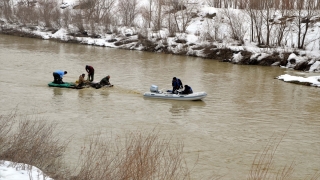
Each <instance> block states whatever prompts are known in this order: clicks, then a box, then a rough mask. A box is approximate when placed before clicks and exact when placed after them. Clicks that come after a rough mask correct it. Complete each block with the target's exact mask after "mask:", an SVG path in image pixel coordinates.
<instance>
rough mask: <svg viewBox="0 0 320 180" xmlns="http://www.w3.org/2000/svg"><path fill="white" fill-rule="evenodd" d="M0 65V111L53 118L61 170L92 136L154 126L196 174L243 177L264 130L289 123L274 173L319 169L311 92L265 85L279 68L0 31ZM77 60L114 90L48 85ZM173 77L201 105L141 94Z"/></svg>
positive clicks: (71, 70) (317, 96) (73, 72)
mask: <svg viewBox="0 0 320 180" xmlns="http://www.w3.org/2000/svg"><path fill="white" fill-rule="evenodd" d="M0 63H1V64H3V66H0V76H1V80H0V103H1V104H2V106H0V110H1V112H4V113H5V112H10V111H11V110H12V109H13V108H15V107H16V106H17V105H19V111H20V113H21V114H23V113H27V112H29V111H30V109H31V108H33V109H35V108H36V109H35V110H36V111H37V112H41V115H43V116H45V117H46V121H53V122H58V123H59V127H60V128H61V129H60V130H61V131H62V132H63V133H61V134H60V136H61V137H63V138H69V137H70V136H73V137H75V138H74V141H72V142H71V143H70V152H68V155H67V158H70V159H68V161H69V162H70V165H72V164H74V165H76V161H75V160H74V159H75V156H77V154H78V153H79V151H78V150H79V149H80V148H79V147H80V146H81V144H82V142H83V140H84V139H85V138H86V137H87V135H88V134H92V133H94V132H95V131H96V130H101V129H103V130H104V131H105V132H117V133H120V135H121V133H122V132H124V131H132V130H153V129H154V128H155V127H159V128H161V131H160V134H159V135H160V136H161V135H164V136H166V135H172V136H173V137H175V138H180V139H182V140H183V143H184V145H185V150H186V157H187V161H190V160H194V159H197V158H199V161H198V166H197V167H196V168H195V169H194V171H193V172H194V174H195V176H196V177H203V176H204V177H207V175H212V172H214V173H216V175H220V176H223V178H222V179H245V178H246V175H247V174H248V171H249V168H250V166H251V164H252V161H253V159H254V155H255V153H256V152H258V151H259V150H261V149H263V147H264V146H265V144H266V142H267V140H268V139H269V138H270V136H271V135H272V134H274V133H279V132H284V131H287V129H288V128H289V127H290V129H289V131H288V132H287V134H286V137H285V138H284V141H283V143H282V144H281V145H280V146H281V147H280V148H279V149H278V150H277V152H276V154H277V155H278V156H277V159H276V160H277V163H278V164H276V165H275V167H283V166H282V165H284V164H286V163H287V162H288V160H290V161H289V163H290V162H291V159H295V162H296V164H297V166H296V167H295V174H294V175H293V179H305V178H306V177H307V176H310V175H312V174H314V173H315V172H316V171H320V166H319V162H320V154H319V152H320V151H319V149H320V142H319V139H320V132H319V129H320V119H319V117H318V114H319V109H320V103H319V102H320V91H319V88H318V89H316V88H310V87H306V86H297V85H295V84H291V83H284V82H282V81H279V80H276V79H274V78H275V77H277V76H279V75H282V74H284V73H285V72H284V71H285V70H284V69H281V68H277V67H259V66H239V65H232V64H229V63H221V62H217V61H213V60H203V59H200V58H194V57H184V56H173V55H169V54H154V53H145V52H137V51H126V50H119V49H109V48H102V47H91V46H83V45H76V44H61V43H56V42H52V41H41V40H36V39H28V38H20V37H12V36H3V35H0ZM86 64H90V65H92V66H93V67H95V71H96V72H95V79H102V78H103V77H105V76H106V75H108V74H109V75H111V77H112V80H111V82H112V84H115V86H114V87H113V88H101V89H94V88H85V89H79V90H78V89H66V88H53V87H48V85H47V84H48V82H50V81H52V72H53V71H54V70H56V69H65V70H67V71H68V74H67V75H66V76H65V77H64V80H65V81H66V82H74V81H75V80H77V79H78V77H79V74H82V73H84V72H85V70H84V67H85V65H86ZM30 74H32V76H29V75H30ZM174 76H175V77H179V78H181V80H182V82H183V83H184V84H188V85H191V87H192V89H193V90H194V91H205V92H207V94H208V96H207V97H206V98H205V99H204V100H203V101H174V100H162V99H148V98H144V97H143V93H144V92H146V91H149V88H150V85H151V84H156V85H158V87H159V89H171V79H172V77H174ZM117 135H118V134H117ZM306 154H307V155H306ZM198 155H199V156H198ZM197 175H198V176H197ZM239 177H240V178H239ZM196 179H197V178H196ZM204 179H206V178H204Z"/></svg>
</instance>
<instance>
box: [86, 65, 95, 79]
mask: <svg viewBox="0 0 320 180" xmlns="http://www.w3.org/2000/svg"><path fill="white" fill-rule="evenodd" d="M86 71H87V72H88V80H89V81H90V82H92V81H93V78H94V68H93V67H92V66H89V65H86Z"/></svg>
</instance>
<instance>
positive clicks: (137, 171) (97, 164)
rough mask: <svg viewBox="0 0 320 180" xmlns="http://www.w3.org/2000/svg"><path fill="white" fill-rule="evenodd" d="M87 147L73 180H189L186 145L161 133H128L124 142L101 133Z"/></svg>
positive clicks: (83, 151) (92, 138)
mask: <svg viewBox="0 0 320 180" xmlns="http://www.w3.org/2000/svg"><path fill="white" fill-rule="evenodd" d="M87 144H88V145H86V146H85V147H84V148H83V150H82V156H81V158H80V163H79V168H80V170H79V174H78V175H76V176H74V177H73V179H77V180H89V179H122V180H126V179H137V180H143V179H148V180H152V179H157V180H161V179H163V180H171V179H172V180H176V179H190V172H191V171H190V170H189V169H188V167H187V165H186V162H185V161H184V158H183V156H182V154H183V144H182V143H180V142H177V143H172V142H171V139H160V138H159V136H158V133H146V132H135V133H128V134H127V135H126V137H125V138H124V139H123V140H121V139H120V138H116V139H115V140H111V138H105V137H103V136H102V135H101V134H100V133H99V134H98V135H95V136H93V137H91V139H89V140H88V143H87ZM172 144H174V145H172Z"/></svg>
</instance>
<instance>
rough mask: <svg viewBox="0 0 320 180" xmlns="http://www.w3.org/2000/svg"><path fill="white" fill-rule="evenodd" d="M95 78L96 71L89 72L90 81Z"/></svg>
mask: <svg viewBox="0 0 320 180" xmlns="http://www.w3.org/2000/svg"><path fill="white" fill-rule="evenodd" d="M93 78H94V71H93V72H92V73H90V74H88V80H89V81H90V82H92V81H93Z"/></svg>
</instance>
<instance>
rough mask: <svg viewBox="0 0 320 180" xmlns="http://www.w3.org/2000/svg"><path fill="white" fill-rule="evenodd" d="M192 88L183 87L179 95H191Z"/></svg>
mask: <svg viewBox="0 0 320 180" xmlns="http://www.w3.org/2000/svg"><path fill="white" fill-rule="evenodd" d="M192 93H193V91H192V88H191V87H190V86H188V85H184V90H183V91H182V92H181V94H192Z"/></svg>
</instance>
